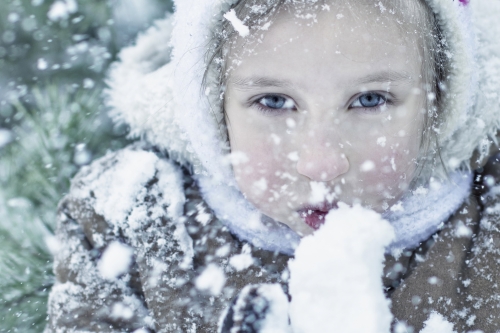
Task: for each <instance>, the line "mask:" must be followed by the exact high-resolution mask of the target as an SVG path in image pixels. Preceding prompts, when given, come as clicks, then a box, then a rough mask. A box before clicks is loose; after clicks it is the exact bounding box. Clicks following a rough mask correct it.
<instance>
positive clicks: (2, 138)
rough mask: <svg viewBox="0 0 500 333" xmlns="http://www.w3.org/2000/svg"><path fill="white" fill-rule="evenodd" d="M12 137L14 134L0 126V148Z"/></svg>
mask: <svg viewBox="0 0 500 333" xmlns="http://www.w3.org/2000/svg"><path fill="white" fill-rule="evenodd" d="M13 139H14V136H13V135H12V132H11V131H9V130H8V129H3V128H0V148H3V147H5V146H7V145H8V144H9V143H10V142H11V141H12V140H13Z"/></svg>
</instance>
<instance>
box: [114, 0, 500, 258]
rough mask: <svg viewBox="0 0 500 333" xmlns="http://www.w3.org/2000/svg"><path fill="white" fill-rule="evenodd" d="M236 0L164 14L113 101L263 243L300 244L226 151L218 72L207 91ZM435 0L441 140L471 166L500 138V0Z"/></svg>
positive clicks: (455, 158)
mask: <svg viewBox="0 0 500 333" xmlns="http://www.w3.org/2000/svg"><path fill="white" fill-rule="evenodd" d="M311 1H312V0H311ZM236 2H237V1H236V0H177V1H175V13H174V14H168V15H167V16H166V18H165V19H163V20H160V21H157V22H155V23H154V24H153V26H152V27H151V28H150V29H149V30H147V31H146V32H145V33H143V34H142V35H140V36H139V37H138V39H137V42H136V44H135V45H133V46H130V47H128V48H125V49H124V50H123V51H122V52H121V53H120V61H119V62H117V63H115V64H114V65H113V66H112V68H111V71H110V73H109V77H108V84H109V87H110V88H109V90H108V92H107V97H108V98H107V104H108V106H109V107H110V114H111V116H112V118H113V119H114V120H115V121H116V122H117V123H125V124H127V125H128V126H129V127H130V136H131V137H133V138H142V139H144V140H146V141H148V142H150V143H151V144H154V145H155V146H157V147H159V148H162V149H164V150H165V151H167V152H168V154H169V156H170V157H171V158H172V159H174V160H176V161H177V162H179V163H181V164H184V165H189V166H191V167H192V169H193V171H194V173H195V174H196V175H197V177H198V178H199V182H200V184H201V187H202V190H203V192H204V196H205V199H206V200H207V201H208V203H209V204H210V205H211V206H212V207H215V212H216V214H217V215H218V216H219V217H221V218H222V219H224V220H226V221H227V223H228V225H229V227H230V228H231V229H232V230H233V231H234V232H236V233H237V234H240V235H242V237H243V238H244V239H247V240H250V241H251V242H252V243H254V245H257V246H261V247H264V248H267V249H278V248H282V244H281V243H282V242H281V241H280V238H283V237H285V238H286V239H288V240H290V239H292V240H293V242H292V243H294V242H296V241H298V236H297V235H296V234H295V233H293V232H289V231H287V229H286V228H280V227H278V226H276V227H275V228H276V229H277V232H276V237H271V238H273V239H270V237H269V232H268V230H267V229H268V227H264V226H263V225H262V223H260V222H259V221H260V219H259V218H258V213H257V212H256V210H255V209H253V207H251V205H250V204H249V203H248V202H247V201H246V200H245V199H244V198H243V196H242V195H241V193H240V192H239V191H238V189H237V187H236V184H235V181H234V177H233V176H232V172H231V168H230V166H229V163H228V159H227V158H226V156H225V155H226V154H227V149H226V147H224V142H225V140H223V137H224V135H225V134H224V133H221V131H220V127H219V124H220V122H221V120H222V111H221V107H220V99H218V98H211V97H213V96H211V94H212V93H213V92H214V91H218V89H211V81H210V77H209V78H208V88H207V89H206V90H203V89H202V86H203V85H202V83H203V76H204V73H205V69H206V52H207V46H208V45H209V44H210V41H211V39H212V36H213V34H214V31H215V29H216V28H217V27H218V26H219V25H220V24H221V22H223V20H225V19H224V17H223V15H224V14H225V13H227V12H228V11H229V10H230V8H231V6H232V5H233V4H234V3H236ZM313 2H314V1H313ZM427 2H428V3H429V5H430V6H431V8H432V9H433V10H434V12H435V13H436V16H437V18H438V22H439V24H440V27H441V30H442V31H443V34H444V36H445V38H446V41H447V43H446V44H447V47H448V52H447V56H448V57H449V59H450V76H451V77H450V79H449V81H448V86H447V93H446V97H445V102H444V122H443V124H444V125H442V126H441V127H440V128H439V131H438V141H439V145H440V150H441V156H442V158H443V161H444V163H445V165H446V166H447V169H448V171H453V170H456V169H459V168H462V169H463V168H468V167H469V165H470V162H471V161H470V160H471V157H472V156H473V153H474V152H478V153H479V158H480V159H482V158H484V157H485V156H486V155H487V154H488V153H489V148H490V146H491V145H492V144H496V134H497V131H498V129H499V127H500V103H499V93H500V43H499V42H498V36H499V35H500V24H498V23H497V22H496V21H497V20H498V17H500V2H498V1H490V0H473V1H471V2H469V1H468V0H460V1H457V0H427ZM212 81H213V80H212ZM214 101H216V102H214ZM217 101H219V102H217ZM228 200H229V201H231V202H233V203H235V205H234V206H233V205H230V204H228ZM230 206H233V207H239V208H233V209H231V208H230ZM242 207H244V209H242ZM236 220H238V221H236ZM249 229H252V231H249ZM287 251H288V252H290V251H292V249H291V248H289V249H288V250H287ZM287 251H284V252H287ZM282 252H283V251H282Z"/></svg>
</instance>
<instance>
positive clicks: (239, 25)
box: [224, 9, 250, 37]
mask: <svg viewBox="0 0 500 333" xmlns="http://www.w3.org/2000/svg"><path fill="white" fill-rule="evenodd" d="M224 18H225V19H226V20H228V21H229V22H231V24H232V26H233V28H234V30H236V31H237V32H238V34H240V36H241V37H246V36H248V35H249V34H250V29H248V27H247V26H246V25H244V24H243V22H241V20H240V19H239V18H238V17H237V16H236V12H235V11H234V9H231V10H230V11H229V12H227V13H226V14H224Z"/></svg>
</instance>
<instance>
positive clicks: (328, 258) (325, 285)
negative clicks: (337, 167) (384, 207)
mask: <svg viewBox="0 0 500 333" xmlns="http://www.w3.org/2000/svg"><path fill="white" fill-rule="evenodd" d="M393 238H394V231H393V228H392V226H391V225H390V224H389V222H387V221H385V220H383V219H382V218H381V217H380V215H379V214H377V213H375V212H374V211H371V210H368V209H364V208H362V207H361V206H354V207H348V206H346V205H341V206H340V207H339V209H336V210H332V211H331V212H330V213H329V214H328V215H327V216H326V221H325V224H324V225H323V226H322V227H321V228H320V229H319V230H318V231H316V232H315V233H314V234H313V235H311V236H307V237H305V238H303V239H302V241H301V243H300V245H299V247H298V248H297V250H296V252H295V259H294V260H291V261H290V262H289V263H288V266H289V268H290V282H289V286H290V295H291V298H292V300H291V304H290V319H291V324H292V327H293V332H294V333H309V332H343V333H358V332H364V333H389V332H390V326H391V321H392V314H391V311H390V309H389V305H390V302H389V300H387V299H386V297H385V295H384V292H383V286H382V279H381V277H382V273H383V267H384V265H383V261H384V252H385V247H386V246H387V245H389V243H390V242H391V241H392V239H393Z"/></svg>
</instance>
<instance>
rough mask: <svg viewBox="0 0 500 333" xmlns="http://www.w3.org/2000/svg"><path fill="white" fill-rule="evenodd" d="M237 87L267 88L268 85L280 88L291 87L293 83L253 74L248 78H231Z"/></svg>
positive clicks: (241, 88) (242, 88) (245, 88)
mask: <svg viewBox="0 0 500 333" xmlns="http://www.w3.org/2000/svg"><path fill="white" fill-rule="evenodd" d="M231 81H232V82H233V84H234V85H235V86H236V88H237V89H240V90H247V89H252V88H267V87H278V88H289V87H291V86H293V84H292V83H291V82H290V81H288V80H278V79H273V78H270V77H256V76H251V77H247V78H238V77H236V78H235V79H232V80H231Z"/></svg>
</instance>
